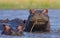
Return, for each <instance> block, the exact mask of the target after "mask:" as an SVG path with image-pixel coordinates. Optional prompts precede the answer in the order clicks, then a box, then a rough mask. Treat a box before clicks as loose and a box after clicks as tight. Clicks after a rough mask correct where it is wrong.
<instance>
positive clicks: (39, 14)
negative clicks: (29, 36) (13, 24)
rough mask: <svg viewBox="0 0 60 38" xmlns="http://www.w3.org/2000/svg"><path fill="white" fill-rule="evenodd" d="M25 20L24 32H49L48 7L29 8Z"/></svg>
mask: <svg viewBox="0 0 60 38" xmlns="http://www.w3.org/2000/svg"><path fill="white" fill-rule="evenodd" d="M29 13H30V15H29V16H28V20H27V22H26V26H25V30H24V31H26V32H50V22H49V16H48V9H42V10H39V9H38V10H37V9H30V10H29Z"/></svg>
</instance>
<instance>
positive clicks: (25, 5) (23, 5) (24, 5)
mask: <svg viewBox="0 0 60 38" xmlns="http://www.w3.org/2000/svg"><path fill="white" fill-rule="evenodd" d="M29 8H36V9H41V8H60V3H59V2H58V1H57V2H51V1H50V2H48V1H37V2H36V0H35V1H34V0H29V1H28V2H26V1H22V2H18V3H15V2H8V3H7V2H0V9H29Z"/></svg>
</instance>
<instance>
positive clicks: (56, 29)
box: [0, 9, 60, 38]
mask: <svg viewBox="0 0 60 38" xmlns="http://www.w3.org/2000/svg"><path fill="white" fill-rule="evenodd" d="M48 15H49V17H50V25H51V26H50V30H51V31H50V32H49V33H26V32H24V35H23V36H21V37H20V36H6V35H1V34H0V36H1V38H6V37H7V38H60V26H59V25H60V21H59V20H60V17H59V16H60V10H59V9H49V13H48ZM28 16H29V11H28V10H0V19H6V18H9V19H10V20H11V19H14V18H20V19H27V18H28ZM0 33H1V31H0Z"/></svg>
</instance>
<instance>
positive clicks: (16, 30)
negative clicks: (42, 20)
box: [2, 18, 24, 35]
mask: <svg viewBox="0 0 60 38" xmlns="http://www.w3.org/2000/svg"><path fill="white" fill-rule="evenodd" d="M23 25H24V23H23V20H21V19H18V18H16V19H13V20H11V21H9V22H8V23H5V24H3V28H4V30H3V32H2V34H5V35H21V34H22V31H23V29H22V28H23ZM7 29H8V30H7ZM7 31H8V32H7Z"/></svg>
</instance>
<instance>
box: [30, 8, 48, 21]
mask: <svg viewBox="0 0 60 38" xmlns="http://www.w3.org/2000/svg"><path fill="white" fill-rule="evenodd" d="M29 20H30V21H39V22H42V21H44V22H46V21H48V20H49V19H48V10H47V9H43V10H34V9H30V18H29Z"/></svg>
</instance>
